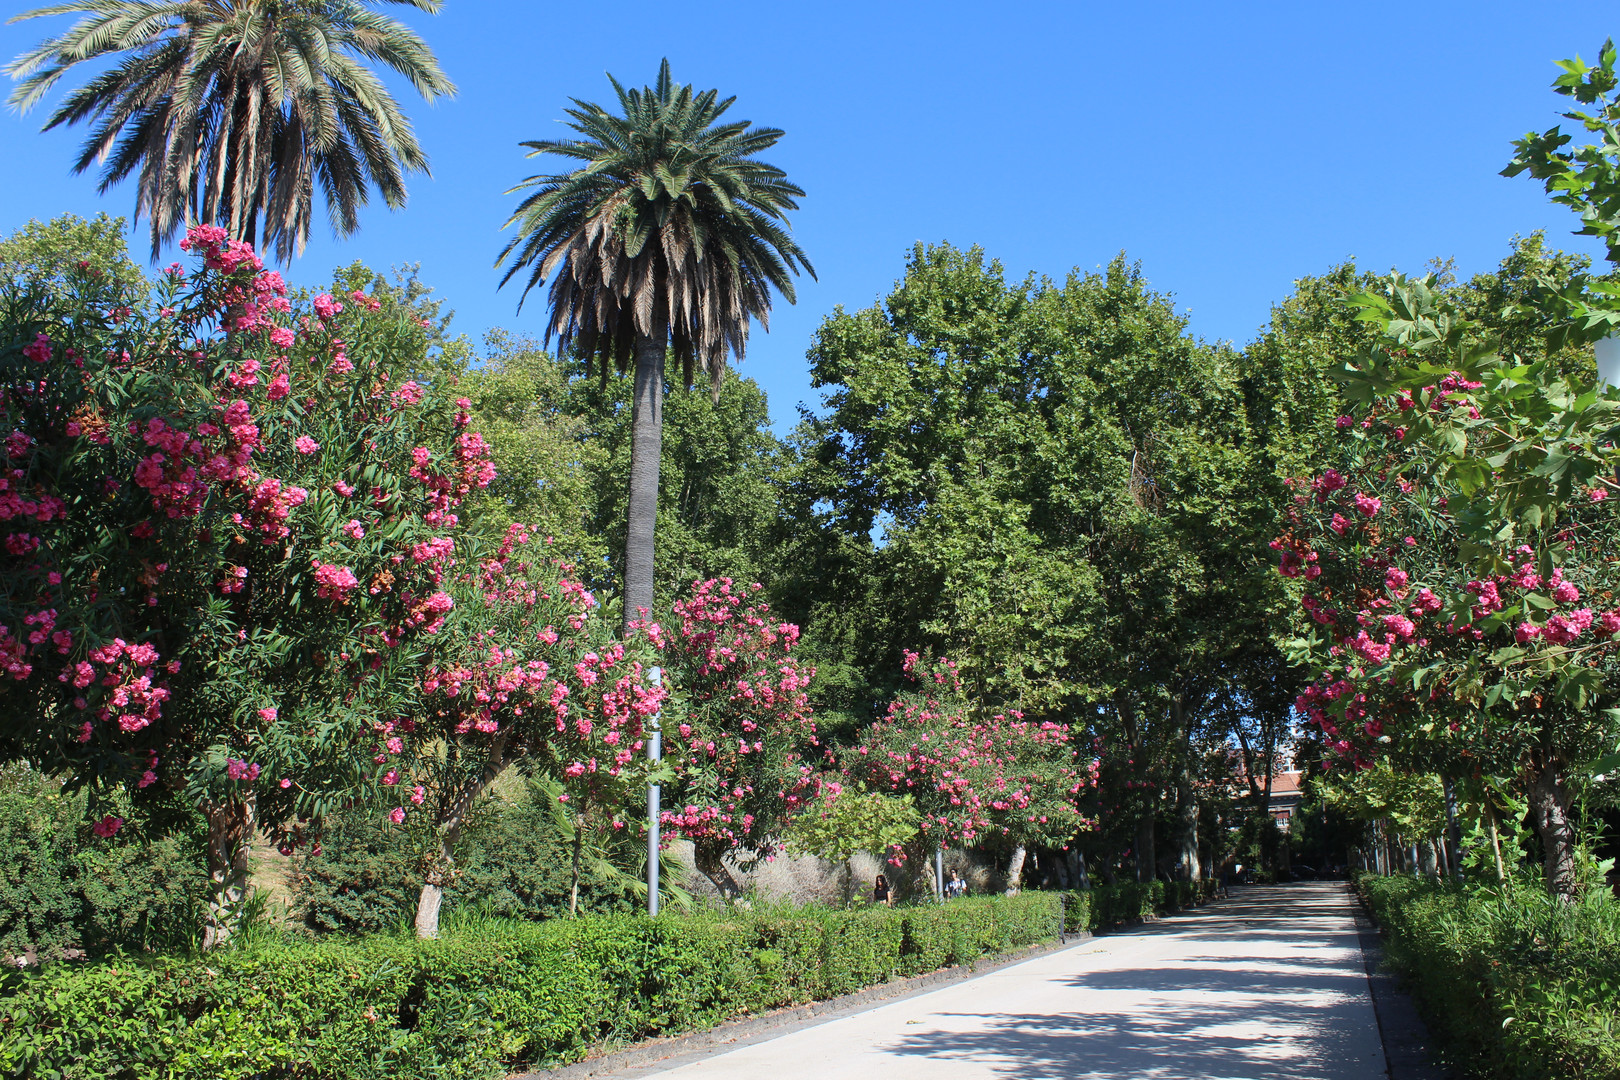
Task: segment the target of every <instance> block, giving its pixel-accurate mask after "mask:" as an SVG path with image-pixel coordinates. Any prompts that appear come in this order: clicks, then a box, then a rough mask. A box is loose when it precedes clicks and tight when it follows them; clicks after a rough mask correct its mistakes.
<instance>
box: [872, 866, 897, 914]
mask: <svg viewBox="0 0 1620 1080" xmlns="http://www.w3.org/2000/svg"><path fill="white" fill-rule="evenodd" d="M872 903H874V904H882V905H883V906H884V907H894V900H893V899H892V898H891V897H890V895H889V879H888V878H886V877H884V876H883V875H882V874H879V875H878V876H877V881H875V882H873V883H872Z"/></svg>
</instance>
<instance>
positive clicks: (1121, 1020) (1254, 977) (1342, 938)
mask: <svg viewBox="0 0 1620 1080" xmlns="http://www.w3.org/2000/svg"><path fill="white" fill-rule="evenodd" d="M1341 888H1342V887H1341ZM1349 915H1350V906H1349V903H1348V899H1347V898H1346V897H1345V895H1344V894H1343V892H1342V891H1338V890H1337V889H1335V888H1333V887H1331V886H1322V885H1316V886H1304V887H1301V886H1289V887H1286V889H1272V888H1265V889H1261V888H1254V889H1251V890H1246V891H1245V893H1244V894H1242V895H1241V896H1239V897H1235V898H1233V899H1232V900H1229V901H1227V902H1225V903H1222V904H1219V905H1215V906H1212V907H1209V908H1205V909H1200V910H1197V911H1191V912H1186V913H1183V914H1181V915H1178V916H1175V917H1173V918H1170V919H1166V920H1164V921H1161V922H1157V923H1152V924H1148V925H1145V926H1142V927H1139V928H1137V929H1134V930H1132V931H1129V932H1127V933H1124V934H1116V935H1109V937H1107V938H1104V939H1099V943H1109V944H1110V945H1111V944H1112V943H1114V942H1119V944H1120V945H1121V946H1128V947H1127V948H1121V949H1120V953H1121V955H1120V956H1119V958H1118V965H1117V966H1104V967H1102V968H1100V969H1099V968H1096V967H1092V968H1090V969H1089V970H1085V971H1081V972H1076V973H1075V974H1073V975H1068V976H1059V977H1058V978H1057V979H1056V980H1054V983H1055V985H1057V986H1062V987H1063V989H1064V991H1065V992H1066V993H1076V992H1077V993H1079V994H1080V995H1083V996H1082V997H1081V998H1080V999H1079V1001H1078V1002H1076V1004H1080V1003H1081V1002H1083V1004H1081V1005H1080V1009H1079V1011H1064V1012H1057V1013H1048V1014H1038V1013H998V1012H960V1011H959V1012H948V1013H936V1014H933V1015H932V1016H931V1017H930V1018H929V1019H930V1029H929V1030H923V1031H919V1032H917V1033H915V1034H912V1035H908V1036H905V1037H903V1038H901V1039H900V1040H898V1041H897V1042H893V1043H890V1044H888V1045H887V1046H886V1047H885V1049H886V1050H887V1051H888V1052H890V1053H892V1054H897V1055H903V1056H909V1057H921V1058H929V1059H933V1060H937V1061H940V1062H942V1063H943V1062H947V1061H950V1062H961V1063H971V1064H973V1065H975V1066H977V1067H979V1068H980V1069H982V1070H983V1071H984V1075H987V1076H996V1077H1005V1078H1009V1080H1036V1078H1043V1080H1044V1078H1059V1077H1062V1078H1069V1077H1074V1078H1081V1077H1111V1078H1113V1077H1132V1078H1136V1077H1150V1078H1165V1080H1170V1078H1182V1077H1186V1078H1193V1077H1200V1078H1202V1077H1209V1078H1216V1080H1302V1078H1335V1080H1339V1078H1343V1080H1351V1078H1354V1080H1373V1078H1375V1077H1383V1076H1384V1075H1385V1073H1384V1070H1385V1063H1384V1056H1383V1052H1382V1050H1381V1048H1380V1047H1379V1044H1378V1041H1377V1035H1376V1030H1375V1027H1374V1021H1373V1018H1372V1013H1371V1005H1370V1002H1369V1000H1368V998H1367V977H1366V974H1365V971H1364V970H1363V968H1362V965H1361V954H1360V948H1359V943H1358V939H1357V936H1356V931H1355V928H1354V926H1353V925H1350V926H1346V920H1347V918H1348V917H1349ZM1126 938H1135V939H1140V941H1139V944H1140V945H1142V946H1145V947H1146V948H1147V949H1148V950H1151V952H1150V953H1149V954H1148V955H1143V954H1142V952H1141V950H1139V949H1137V948H1136V947H1135V945H1134V944H1129V943H1127V942H1125V941H1122V940H1121V939H1126ZM1154 939H1165V940H1163V941H1162V942H1160V941H1155V940H1154ZM1200 943H1207V947H1204V948H1200V947H1199V946H1200ZM1324 949H1328V950H1332V952H1329V953H1328V954H1327V955H1324V953H1323V950H1324ZM1223 950H1224V952H1223ZM1110 951H1113V950H1112V948H1110ZM1335 952H1337V953H1338V954H1339V955H1337V956H1335V955H1333V953H1335ZM1112 960H1113V958H1112V957H1109V958H1107V959H1103V960H1102V963H1103V964H1104V965H1109V964H1111V961H1112ZM1070 1000H1073V999H1070Z"/></svg>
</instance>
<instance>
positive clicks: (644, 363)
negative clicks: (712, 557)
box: [623, 323, 669, 635]
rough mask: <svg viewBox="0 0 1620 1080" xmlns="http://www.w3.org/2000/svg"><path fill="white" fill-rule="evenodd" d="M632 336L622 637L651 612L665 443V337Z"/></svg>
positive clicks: (660, 329) (664, 333)
mask: <svg viewBox="0 0 1620 1080" xmlns="http://www.w3.org/2000/svg"><path fill="white" fill-rule="evenodd" d="M656 331H657V332H656V333H653V334H638V335H637V336H636V376H635V390H634V396H633V397H632V398H631V403H630V500H629V507H628V509H627V512H626V515H625V516H626V519H627V520H626V522H625V525H626V528H625V540H624V627H623V629H624V633H625V634H627V635H628V634H629V633H630V624H631V623H632V622H634V621H636V620H637V619H639V618H641V612H643V611H646V612H649V613H650V612H651V611H652V610H653V531H654V527H655V526H656V525H657V523H658V466H659V461H660V459H661V457H662V455H663V439H664V354H665V351H666V344H667V342H668V338H669V332H668V330H666V329H665V328H664V326H663V324H662V323H660V324H659V325H658V326H657V327H656Z"/></svg>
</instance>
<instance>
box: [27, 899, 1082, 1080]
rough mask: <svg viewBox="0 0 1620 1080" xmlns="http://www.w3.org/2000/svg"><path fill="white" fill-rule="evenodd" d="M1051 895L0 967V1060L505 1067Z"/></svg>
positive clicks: (966, 946) (258, 1068)
mask: <svg viewBox="0 0 1620 1080" xmlns="http://www.w3.org/2000/svg"><path fill="white" fill-rule="evenodd" d="M1061 917H1062V898H1061V897H1060V896H1059V895H1058V894H1056V893H1042V892H1030V893H1025V894H1023V895H1020V896H1014V897H973V898H966V899H961V900H953V901H951V902H950V903H949V904H945V905H943V906H938V907H917V908H905V909H890V908H868V909H861V910H853V911H833V910H796V911H792V912H772V911H762V912H760V913H758V914H741V913H735V912H732V913H723V914H719V913H717V914H709V915H700V916H695V917H691V918H669V917H665V918H662V919H656V920H653V919H647V918H645V917H640V916H604V917H593V918H582V919H577V920H567V921H563V920H556V921H551V922H544V923H529V922H518V921H504V920H486V921H483V922H480V923H477V924H475V925H472V926H471V927H470V928H468V929H463V930H459V931H454V932H452V933H450V934H448V935H447V936H446V937H445V938H443V939H441V940H439V941H431V942H419V941H416V940H414V939H411V938H407V937H403V936H374V937H369V938H361V939H353V940H347V941H343V940H337V941H330V940H329V941H324V942H308V943H276V944H248V945H244V946H241V947H238V948H230V949H224V950H221V951H219V952H217V953H211V954H209V955H208V956H206V957H184V958H181V957H162V958H148V959H134V958H125V959H117V960H105V961H96V962H86V963H81V964H72V963H56V964H47V965H45V966H44V967H42V968H40V969H35V970H28V971H21V972H11V973H7V974H5V975H3V976H0V1074H3V1075H5V1076H18V1077H52V1078H60V1080H78V1078H86V1080H88V1078H92V1077H94V1078H102V1077H106V1078H109V1080H112V1078H117V1080H135V1078H146V1077H164V1078H166V1080H189V1078H196V1080H204V1078H206V1080H216V1078H219V1080H224V1078H240V1080H247V1078H253V1080H269V1078H279V1077H323V1078H325V1077H331V1078H372V1077H376V1078H382V1077H398V1076H417V1077H428V1076H433V1077H443V1078H446V1080H452V1078H461V1077H469V1078H471V1077H477V1078H485V1077H498V1076H500V1075H502V1074H503V1073H505V1072H507V1071H510V1070H514V1069H518V1068H523V1067H532V1066H536V1065H549V1064H556V1063H561V1062H567V1061H573V1060H577V1059H579V1058H581V1057H583V1056H584V1055H585V1053H586V1052H587V1051H588V1050H589V1049H590V1048H591V1047H592V1046H596V1045H599V1044H602V1043H604V1042H606V1043H612V1042H619V1041H630V1040H635V1039H641V1038H646V1037H649V1036H656V1035H661V1034H669V1033H673V1032H679V1031H685V1030H691V1029H697V1028H706V1027H710V1026H713V1025H714V1024H717V1023H720V1022H721V1021H723V1020H727V1019H729V1018H732V1017H735V1016H739V1015H742V1014H745V1013H753V1012H759V1011H763V1010H766V1009H771V1008H775V1007H778V1006H782V1005H788V1004H793V1003H796V1002H804V1001H811V1000H816V999H820V998H827V997H832V996H835V995H838V994H842V993H847V992H849V991H852V990H857V989H860V988H862V987H864V986H869V985H872V984H874V983H880V982H883V981H885V980H887V979H889V978H890V977H892V976H905V975H916V974H921V973H923V972H926V971H931V970H933V969H935V968H938V967H941V966H943V965H945V964H950V963H964V962H968V961H971V960H973V959H974V958H976V957H978V956H982V955H984V954H986V953H993V952H998V951H1002V950H1007V949H1012V948H1015V947H1017V946H1020V945H1027V944H1031V943H1034V942H1038V941H1042V940H1046V939H1049V938H1051V937H1052V936H1054V935H1055V934H1056V932H1057V930H1058V928H1059V925H1060V920H1061Z"/></svg>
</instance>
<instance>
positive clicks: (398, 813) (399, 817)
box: [388, 806, 405, 825]
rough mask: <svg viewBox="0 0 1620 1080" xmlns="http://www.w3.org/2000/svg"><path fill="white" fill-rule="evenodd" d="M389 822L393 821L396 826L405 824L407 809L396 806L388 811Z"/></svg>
mask: <svg viewBox="0 0 1620 1080" xmlns="http://www.w3.org/2000/svg"><path fill="white" fill-rule="evenodd" d="M388 820H389V821H392V822H393V823H394V824H395V825H402V824H404V822H405V808H404V807H403V806H396V807H394V808H393V809H392V810H390V811H388Z"/></svg>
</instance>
